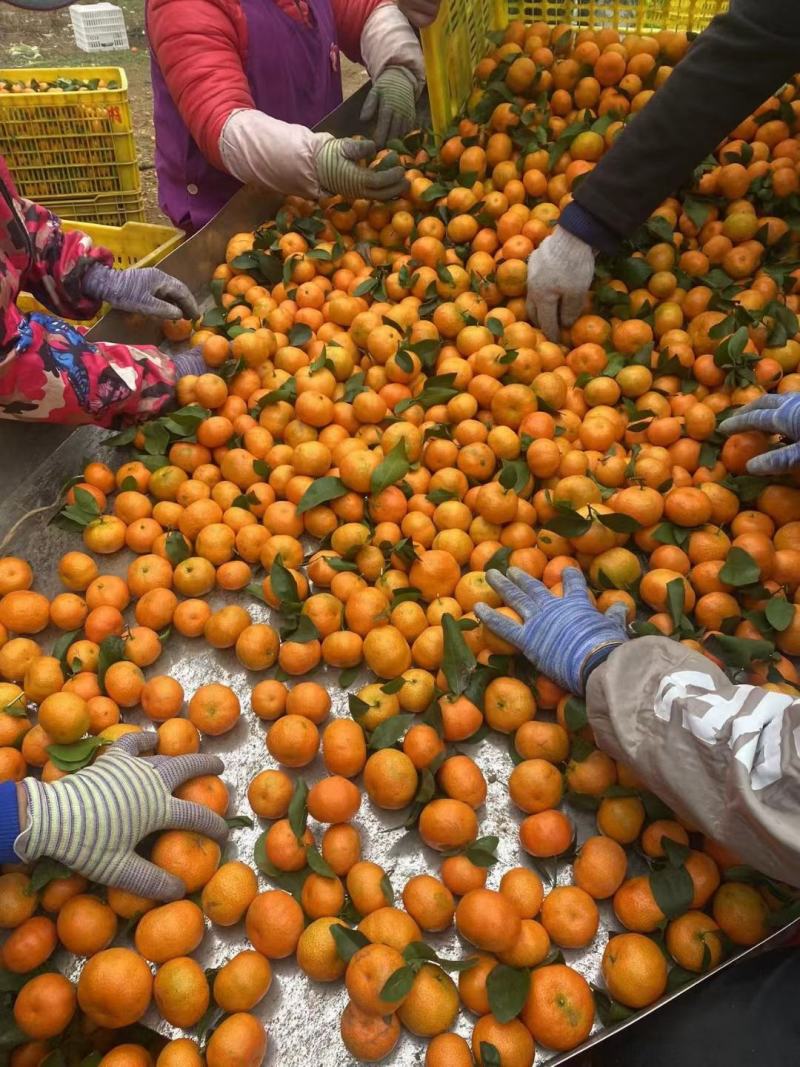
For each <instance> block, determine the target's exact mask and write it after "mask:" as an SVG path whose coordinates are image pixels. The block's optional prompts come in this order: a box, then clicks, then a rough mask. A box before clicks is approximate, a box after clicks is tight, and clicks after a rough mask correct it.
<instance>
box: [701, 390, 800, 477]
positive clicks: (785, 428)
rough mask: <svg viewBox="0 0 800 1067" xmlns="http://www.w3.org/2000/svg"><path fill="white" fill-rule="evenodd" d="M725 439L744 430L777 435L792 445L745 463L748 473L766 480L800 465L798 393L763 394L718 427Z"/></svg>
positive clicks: (799, 406)
mask: <svg viewBox="0 0 800 1067" xmlns="http://www.w3.org/2000/svg"><path fill="white" fill-rule="evenodd" d="M720 430H721V431H722V433H723V434H725V436H726V437H729V436H730V435H731V434H732V433H742V432H743V431H745V430H761V431H763V433H779V434H780V435H781V436H782V437H788V438H789V440H790V441H792V442H793V443H792V444H790V445H784V446H783V448H777V449H775V450H774V451H773V452H764V453H763V454H762V455H760V456H754V457H753V459H751V460H749V461H748V463H747V473H748V474H756V475H761V476H766V477H769V476H771V475H776V474H785V473H786V471H788V470H791V469H792V467H795V466H796V465H797V464H798V463H800V444H798V443H797V442H798V441H800V393H780V394H777V393H766V394H765V395H764V396H760V397H759V398H758V400H752V401H751V402H750V403H749V404H745V405H744V407H743V408H742V409H741V411H739V412H738V414H736V415H732V416H731V417H730V418H729V419H725V421H724V422H723V423H722V425H721V426H720Z"/></svg>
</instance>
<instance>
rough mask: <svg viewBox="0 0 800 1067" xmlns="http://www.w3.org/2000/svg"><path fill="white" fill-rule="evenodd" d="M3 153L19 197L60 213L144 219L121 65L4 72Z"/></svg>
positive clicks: (0, 107)
mask: <svg viewBox="0 0 800 1067" xmlns="http://www.w3.org/2000/svg"><path fill="white" fill-rule="evenodd" d="M0 155H2V156H3V157H4V158H5V160H6V163H7V164H8V166H9V168H10V170H11V173H12V175H13V176H14V180H15V182H16V184H17V188H18V190H19V192H20V193H21V194H22V195H23V196H25V197H27V198H28V199H30V200H35V201H37V202H38V203H41V204H46V205H47V206H48V207H49V208H51V209H52V210H53V211H54V212H55V213H56V214H59V215H62V216H64V217H66V218H71V219H85V220H87V221H89V222H97V223H102V224H105V225H111V226H121V225H122V224H123V223H125V222H128V221H130V220H134V221H143V220H144V217H145V215H144V205H143V201H142V193H141V185H140V179H139V165H138V163H137V161H136V145H135V142H134V139H133V125H132V121H131V112H130V107H129V104H128V82H127V79H126V77H125V71H124V70H123V69H122V68H121V67H70V68H36V69H33V68H29V67H28V68H24V69H22V70H0Z"/></svg>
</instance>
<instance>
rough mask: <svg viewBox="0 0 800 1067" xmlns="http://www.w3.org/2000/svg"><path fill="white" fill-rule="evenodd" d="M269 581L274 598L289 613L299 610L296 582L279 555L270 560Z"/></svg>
mask: <svg viewBox="0 0 800 1067" xmlns="http://www.w3.org/2000/svg"><path fill="white" fill-rule="evenodd" d="M269 582H270V585H271V586H272V592H273V593H274V594H275V597H276V599H277V600H278V601H279V603H280V604H281V606H282V607H284V608H285V610H287V611H288V612H289V614H293V613H295V612H297V611H299V610H300V594H299V593H298V592H297V582H296V581H295V579H294V575H293V574H291V572H290V571H288V570H287V568H286V567H285V566H284V563H283V557H282V556H280V555H278V556H276V557H275V559H274V560H273V561H272V566H271V567H270V571H269Z"/></svg>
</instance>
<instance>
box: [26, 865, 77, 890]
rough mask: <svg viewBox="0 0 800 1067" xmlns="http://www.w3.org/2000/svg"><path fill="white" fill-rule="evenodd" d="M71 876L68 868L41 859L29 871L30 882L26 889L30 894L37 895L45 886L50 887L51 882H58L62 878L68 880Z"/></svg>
mask: <svg viewBox="0 0 800 1067" xmlns="http://www.w3.org/2000/svg"><path fill="white" fill-rule="evenodd" d="M71 875H72V871H71V870H70V869H69V867H65V866H64V864H63V863H58V862H57V861H56V860H51V859H47V858H43V859H40V860H37V861H36V865H35V866H34V868H33V870H32V871H31V880H30V885H29V886H28V889H29V891H30V892H31V893H38V892H39V891H40V890H41V889H44V887H45V886H46V885H50V883H51V882H55V881H59V880H60V879H62V878H69V877H70V876H71Z"/></svg>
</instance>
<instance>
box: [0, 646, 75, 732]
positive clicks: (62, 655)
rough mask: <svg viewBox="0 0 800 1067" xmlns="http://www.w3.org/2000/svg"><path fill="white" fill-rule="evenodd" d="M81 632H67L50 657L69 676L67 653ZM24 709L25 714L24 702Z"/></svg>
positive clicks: (23, 705) (6, 709) (5, 709)
mask: <svg viewBox="0 0 800 1067" xmlns="http://www.w3.org/2000/svg"><path fill="white" fill-rule="evenodd" d="M81 632H82V631H81V630H67V632H66V633H63V634H62V635H61V636H60V637H59V639H58V640H57V641H56V643H55V644H54V645H53V651H52V652H51V653H50V655H51V656H53V658H54V659H57V660H58V661H59V663H60V664H61V670H62V671H63V672H64V674H69V664H68V663H67V651H68V649H69V646H70V645H71V644H72V643H73V641H76V640H77V638H78V636H79V635H80V634H81ZM15 703H16V701H15ZM22 707H23V714H24V708H25V704H24V701H23V704H22ZM3 710H4V711H8V708H4V709H3ZM11 714H13V712H11Z"/></svg>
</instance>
